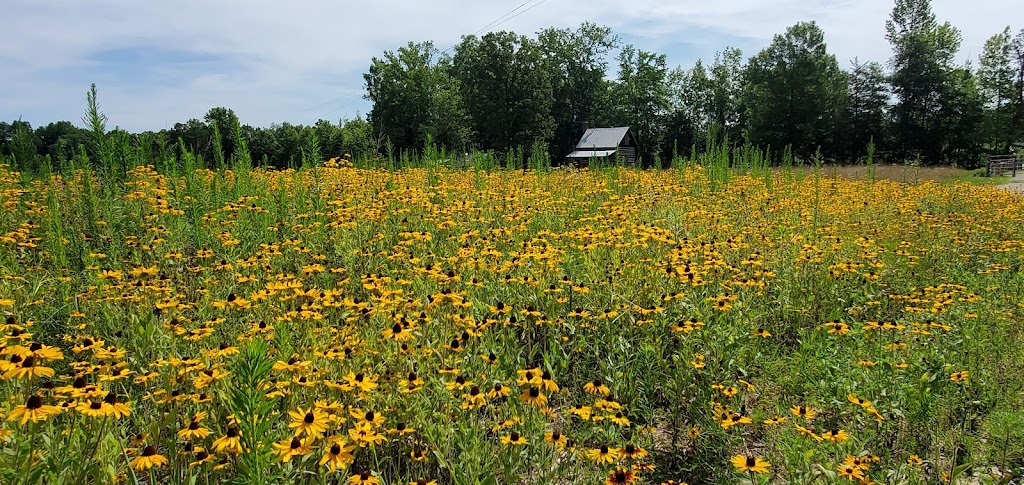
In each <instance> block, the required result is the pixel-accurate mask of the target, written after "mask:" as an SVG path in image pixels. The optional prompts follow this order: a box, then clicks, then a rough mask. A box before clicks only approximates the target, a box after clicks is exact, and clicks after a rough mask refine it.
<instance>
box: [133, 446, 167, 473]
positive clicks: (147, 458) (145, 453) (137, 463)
mask: <svg viewBox="0 0 1024 485" xmlns="http://www.w3.org/2000/svg"><path fill="white" fill-rule="evenodd" d="M166 464H167V457H166V456H163V455H161V454H159V453H157V452H156V447H154V446H153V445H150V446H147V447H145V448H144V449H143V450H142V453H141V454H139V456H136V457H135V458H133V459H132V462H131V467H132V468H133V469H135V470H137V471H146V470H149V469H150V468H154V467H155V468H161V467H163V466H164V465H166Z"/></svg>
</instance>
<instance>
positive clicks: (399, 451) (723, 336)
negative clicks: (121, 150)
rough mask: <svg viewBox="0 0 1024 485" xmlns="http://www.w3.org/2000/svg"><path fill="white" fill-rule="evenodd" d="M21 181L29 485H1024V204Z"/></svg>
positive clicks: (14, 286)
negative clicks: (1022, 478)
mask: <svg viewBox="0 0 1024 485" xmlns="http://www.w3.org/2000/svg"><path fill="white" fill-rule="evenodd" d="M728 178H729V179H728V180H722V177H721V174H717V175H716V174H713V173H710V172H709V171H707V170H704V169H701V168H700V167H696V166H691V167H688V168H679V169H672V170H664V171H641V170H629V169H621V168H607V169H591V170H553V171H517V170H487V171H482V170H464V171H453V170H448V169H443V168H436V167H435V168H430V167H426V168H407V169H403V170H395V171H388V170H383V169H357V168H353V167H351V166H350V165H348V164H347V163H344V162H343V161H342V162H341V163H339V162H338V161H335V160H332V161H330V162H328V163H327V164H326V166H323V167H318V168H307V169H302V170H286V171H265V170H260V169H252V170H238V171H235V172H232V171H222V172H213V171H205V170H197V171H189V172H185V173H181V174H178V175H161V174H158V173H157V172H155V171H153V170H152V169H149V168H137V169H134V170H133V171H131V172H130V173H129V176H128V178H127V180H125V181H124V182H122V183H112V182H109V181H101V180H100V179H98V178H97V177H96V176H95V175H94V174H92V173H90V172H88V171H81V170H80V171H78V172H77V173H75V175H73V176H64V177H62V176H59V175H54V176H51V177H49V178H46V179H35V180H30V179H28V178H24V177H21V176H20V175H19V174H17V173H13V172H11V171H10V170H7V169H2V168H0V204H2V207H3V209H2V212H0V275H2V278H0V322H2V323H0V335H2V336H3V341H2V342H0V345H2V348H0V354H2V361H0V376H2V381H0V389H2V393H3V394H2V396H3V397H2V402H0V412H2V413H3V418H2V419H3V422H2V427H0V475H2V477H0V480H2V481H3V482H4V483H46V484H77V483H117V482H121V483H125V482H126V483H169V484H197V483H198V484H206V483H221V482H224V481H232V482H235V483H313V484H322V483H352V484H403V485H404V484H449V483H454V484H477V483H480V484H499V483H504V484H519V483H522V484H526V483H530V484H532V483H541V484H547V483H551V484H570V483H572V484H575V483H583V484H591V483H609V484H621V483H654V484H657V483H675V484H678V483H684V482H687V483H690V484H697V483H743V482H747V483H750V482H753V483H865V484H866V483H891V484H896V483H937V482H940V481H950V482H964V481H965V480H968V479H969V480H972V481H973V483H1006V481H1008V480H1010V479H1011V478H1010V477H1011V476H1012V474H1017V476H1019V475H1020V474H1021V472H1022V470H1024V468H1022V467H1024V452H1022V450H1024V414H1022V399H1024V396H1022V393H1021V389H1024V372H1021V369H1022V367H1021V366H1022V362H1024V339H1022V322H1024V294H1022V293H1024V291H1022V285H1024V276H1022V272H1021V266H1022V263H1024V199H1022V198H1021V197H1020V196H1018V195H1014V194H1010V193H1007V192H1002V191H999V190H997V189H993V188H988V187H980V186H973V185H967V184H960V183H955V184H938V183H923V184H916V185H908V184H899V183H894V182H886V181H878V182H871V181H847V180H842V179H832V178H828V177H822V176H815V175H813V174H810V175H805V174H802V173H793V172H784V171H780V172H776V173H767V174H765V175H764V176H763V177H755V176H750V175H740V176H731V177H728Z"/></svg>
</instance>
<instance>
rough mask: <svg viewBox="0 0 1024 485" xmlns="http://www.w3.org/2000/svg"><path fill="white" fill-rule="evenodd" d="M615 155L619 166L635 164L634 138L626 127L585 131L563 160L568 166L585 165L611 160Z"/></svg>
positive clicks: (635, 149) (588, 129)
mask: <svg viewBox="0 0 1024 485" xmlns="http://www.w3.org/2000/svg"><path fill="white" fill-rule="evenodd" d="M616 153H617V154H618V155H617V156H618V159H617V162H618V163H620V164H623V165H634V164H636V162H637V159H636V157H637V144H636V138H634V137H633V132H632V131H630V129H629V127H628V126H620V127H616V128H587V129H585V130H584V132H583V137H582V138H580V141H579V143H577V144H576V150H574V151H573V152H572V153H570V154H569V155H567V156H566V157H565V158H566V162H568V163H569V164H573V165H586V164H587V163H588V162H589V161H590V160H592V159H605V160H611V159H612V158H613V157H615V156H616Z"/></svg>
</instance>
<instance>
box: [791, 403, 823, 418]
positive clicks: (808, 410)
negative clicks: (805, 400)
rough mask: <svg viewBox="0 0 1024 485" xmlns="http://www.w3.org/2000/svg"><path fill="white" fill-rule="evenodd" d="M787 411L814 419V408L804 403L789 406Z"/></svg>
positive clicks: (799, 416)
mask: <svg viewBox="0 0 1024 485" xmlns="http://www.w3.org/2000/svg"><path fill="white" fill-rule="evenodd" d="M789 412H791V413H793V416H796V417H798V418H804V419H814V415H815V414H817V411H815V410H814V408H812V407H810V406H804V405H796V406H793V407H791V408H789Z"/></svg>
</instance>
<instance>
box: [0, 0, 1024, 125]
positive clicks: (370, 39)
mask: <svg viewBox="0 0 1024 485" xmlns="http://www.w3.org/2000/svg"><path fill="white" fill-rule="evenodd" d="M521 3H522V1H521V0H508V1H502V2H467V1H464V0H463V1H459V0H437V1H421V2H408V1H399V0H378V1H371V2H355V1H351V0H343V1H330V0H306V1H301V0H299V1H296V2H277V1H274V2H270V1H246V2H242V1H237V0H231V1H227V0H223V1H218V2H206V1H202V0H179V1H176V2H144V1H143V2H140V1H137V0H98V1H91V2H80V1H75V0H63V1H39V0H8V1H7V2H5V8H4V10H5V17H6V20H7V22H6V23H5V30H6V32H5V33H6V36H5V37H6V38H7V39H8V40H7V41H6V42H4V43H0V77H2V78H3V79H5V82H4V84H5V87H4V89H3V90H0V119H12V118H17V117H18V116H22V117H23V118H24V119H26V120H29V121H32V122H34V123H45V122H49V121H52V120H56V119H70V120H72V121H76V120H78V118H79V117H80V113H81V111H82V108H83V107H84V106H83V105H84V92H85V90H86V89H87V88H88V84H89V83H90V82H93V81H96V82H98V83H99V89H100V101H101V104H102V105H103V108H104V110H105V111H106V113H107V114H108V116H109V117H110V119H111V122H112V123H115V124H118V125H121V126H123V127H125V128H128V129H132V130H140V129H160V128H163V127H165V126H166V125H167V124H169V123H174V122H176V121H184V120H186V119H188V118H191V117H200V116H202V115H203V113H205V112H206V110H207V109H209V108H210V107H213V106H228V107H231V108H233V109H234V110H235V111H236V112H237V113H238V114H239V116H240V117H241V118H242V120H243V121H245V122H247V123H252V124H257V125H266V124H269V123H271V122H275V121H292V122H299V123H309V122H312V121H314V120H316V119H317V118H328V119H332V120H335V119H337V118H339V117H341V116H344V115H348V116H351V115H354V114H355V111H356V110H357V109H358V110H363V111H365V110H366V109H367V107H368V105H367V104H366V102H365V101H363V100H362V99H361V97H362V94H363V93H362V76H361V75H362V73H363V72H364V71H365V70H366V68H367V66H368V65H369V62H370V58H371V57H373V56H377V55H380V54H381V53H382V52H383V51H384V50H391V49H395V48H397V47H399V46H401V45H403V44H405V43H406V42H408V41H421V40H433V41H434V42H435V44H436V45H437V46H438V47H440V48H442V49H443V48H446V47H448V46H450V45H452V44H454V43H456V42H458V40H459V38H460V36H461V35H463V34H467V33H472V32H475V31H476V30H478V29H479V28H480V27H483V26H484V25H486V24H488V23H490V22H491V21H493V20H495V19H496V18H498V17H499V16H501V15H502V14H504V13H506V12H508V11H509V10H512V9H513V8H515V7H516V6H517V5H520V4H521ZM531 5H532V4H531ZM891 5H892V4H891V3H890V2H889V1H885V0H861V1H854V0H827V1H807V0H802V1H801V0H731V1H718V2H708V1H706V0H682V1H673V2H664V1H659V0H633V1H625V0H591V1H587V2H584V1H581V0H546V1H544V2H543V3H541V4H539V5H537V6H536V7H535V8H532V9H531V10H529V11H526V12H525V13H522V15H519V16H517V17H515V18H514V19H512V20H510V21H508V22H506V23H503V24H501V25H499V26H497V29H510V30H515V31H517V32H520V33H525V34H530V33H534V32H536V31H537V30H539V29H540V28H543V27H548V26H556V27H573V26H576V25H578V24H579V23H580V22H582V21H584V20H590V21H593V22H596V23H599V24H604V25H608V26H610V27H612V28H613V29H614V30H615V31H616V32H617V33H619V34H621V35H623V37H626V38H628V39H629V40H630V41H632V42H634V43H635V44H636V45H637V46H638V47H639V48H642V49H647V50H657V51H662V52H667V53H669V61H670V64H673V65H675V64H681V65H683V66H684V67H685V66H689V65H690V64H692V62H693V61H694V60H695V58H696V57H697V56H702V57H710V56H711V55H712V54H713V53H714V51H717V50H720V49H722V48H724V47H725V46H727V45H730V44H731V45H737V46H739V47H741V48H743V49H744V51H745V53H746V54H747V55H750V54H753V53H754V52H756V51H757V50H758V49H760V48H761V47H763V46H765V45H767V43H768V42H770V40H771V37H772V35H774V34H776V33H780V32H782V31H784V29H785V28H786V27H787V26H789V25H792V24H793V23H795V22H798V21H802V20H815V21H817V22H818V23H819V24H820V25H821V26H822V28H823V29H824V30H825V33H826V41H827V42H828V44H829V48H830V49H831V50H832V51H833V52H835V53H836V55H837V57H838V58H839V60H840V62H841V63H842V64H843V65H844V66H847V65H848V62H849V61H850V60H852V59H853V57H854V56H859V57H860V59H861V60H877V61H885V60H886V59H888V57H889V55H890V47H889V45H888V43H887V42H886V41H885V39H884V22H885V20H886V18H887V17H888V13H889V10H890V9H891ZM527 8H529V6H528V7H527ZM934 8H935V11H936V13H937V15H938V16H939V18H940V20H942V21H945V20H949V21H951V22H952V23H953V24H954V25H956V26H957V27H959V28H960V29H961V30H962V31H963V35H964V47H963V50H962V53H961V58H962V59H963V60H967V59H968V58H970V59H976V58H977V55H978V53H979V52H980V50H981V46H982V45H983V43H984V41H985V39H986V38H988V37H989V36H991V35H993V34H995V33H997V32H999V31H1001V30H1002V28H1003V27H1005V24H1006V22H1009V21H1010V20H1011V19H1021V18H1024V3H1021V2H1008V1H1005V0H975V1H973V2H969V3H966V2H959V1H952V0H936V1H935V2H934ZM523 10H526V9H525V8H524V9H523ZM520 12H522V11H520ZM1015 27H1016V28H1018V29H1019V28H1021V27H1024V25H1017V26H1015ZM126 49H137V50H145V49H153V50H156V52H168V53H183V54H192V55H197V56H205V57H208V58H212V59H214V61H212V62H200V63H189V62H187V59H185V60H182V59H178V58H177V57H174V58H173V59H169V60H168V62H167V63H160V62H155V63H154V62H149V61H147V62H146V64H144V65H141V66H129V65H118V63H117V62H116V60H117V57H116V55H114V56H113V57H108V58H105V62H101V61H100V60H98V59H97V56H98V55H102V54H104V53H110V52H111V51H113V52H115V53H116V52H118V51H120V50H126ZM186 57H187V56H186ZM141 74H145V76H143V77H140V76H141ZM154 79H155V80H166V82H154Z"/></svg>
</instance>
